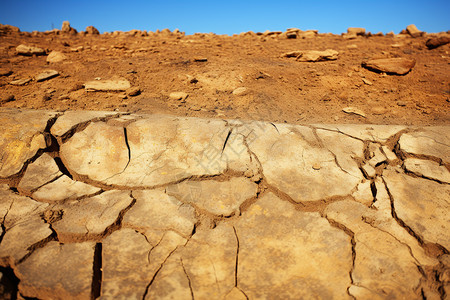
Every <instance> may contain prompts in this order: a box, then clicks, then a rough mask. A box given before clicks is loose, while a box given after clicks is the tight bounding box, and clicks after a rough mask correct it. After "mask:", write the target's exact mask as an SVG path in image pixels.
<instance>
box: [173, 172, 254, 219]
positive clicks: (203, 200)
mask: <svg viewBox="0 0 450 300" xmlns="http://www.w3.org/2000/svg"><path fill="white" fill-rule="evenodd" d="M257 187H258V186H257V185H256V184H255V183H253V182H251V181H250V180H248V179H247V178H242V177H239V178H231V179H230V180H228V181H221V182H219V181H214V180H207V181H184V182H182V183H180V184H177V185H172V186H168V187H167V193H168V194H169V195H172V196H175V197H176V198H177V199H180V200H181V201H182V202H183V203H192V204H193V205H194V206H195V207H199V208H201V209H204V210H206V211H208V212H210V213H212V214H215V215H219V216H230V215H232V214H239V213H240V205H241V204H242V203H243V202H244V201H245V200H247V199H249V198H251V197H255V196H256V191H257Z"/></svg>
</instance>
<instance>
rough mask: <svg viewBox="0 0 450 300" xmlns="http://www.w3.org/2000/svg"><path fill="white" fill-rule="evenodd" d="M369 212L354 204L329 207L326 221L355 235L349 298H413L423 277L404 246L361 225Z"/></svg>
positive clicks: (326, 211)
mask: <svg viewBox="0 0 450 300" xmlns="http://www.w3.org/2000/svg"><path fill="white" fill-rule="evenodd" d="M367 211H368V208H367V207H365V206H363V205H362V204H360V203H357V202H354V201H348V200H347V201H339V202H335V203H332V204H330V205H329V206H328V207H327V208H326V210H325V214H326V217H327V218H328V219H330V220H333V221H334V222H337V223H338V224H342V225H343V226H345V227H346V228H348V230H351V232H353V234H354V241H355V246H354V250H355V254H356V255H355V261H354V268H353V271H352V273H351V277H352V284H351V285H349V286H350V288H349V294H350V295H352V296H354V297H356V299H386V298H393V299H395V298H401V297H408V298H416V297H417V294H416V293H415V290H416V288H417V286H418V285H419V283H420V281H421V277H422V275H421V274H420V272H419V271H418V269H417V265H416V263H417V261H416V260H415V259H414V258H413V257H412V256H411V253H410V249H409V248H408V246H407V245H405V244H403V243H400V242H399V240H397V239H396V238H395V237H394V236H392V235H390V234H389V233H388V232H384V231H382V230H379V229H377V228H376V227H373V226H371V225H370V224H368V223H366V222H364V221H363V220H366V219H367V218H369V217H365V218H363V217H362V216H363V215H364V213H365V212H367Z"/></svg>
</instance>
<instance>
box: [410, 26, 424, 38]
mask: <svg viewBox="0 0 450 300" xmlns="http://www.w3.org/2000/svg"><path fill="white" fill-rule="evenodd" d="M406 31H407V32H408V33H409V34H410V35H411V36H412V37H419V36H422V35H423V34H424V32H423V31H420V30H419V29H417V27H416V25H414V24H411V25H408V26H407V27H406Z"/></svg>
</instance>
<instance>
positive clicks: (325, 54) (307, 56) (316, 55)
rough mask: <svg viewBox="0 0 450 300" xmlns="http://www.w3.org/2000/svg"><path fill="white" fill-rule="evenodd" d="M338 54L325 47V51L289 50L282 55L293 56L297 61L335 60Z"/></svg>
mask: <svg viewBox="0 0 450 300" xmlns="http://www.w3.org/2000/svg"><path fill="white" fill-rule="evenodd" d="M338 56H339V52H338V51H336V50H332V49H327V50H325V51H317V50H305V51H291V52H287V53H285V54H283V55H282V57H295V58H296V59H297V61H302V62H308V61H309V62H317V61H326V60H336V59H338Z"/></svg>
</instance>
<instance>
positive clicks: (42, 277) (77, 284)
mask: <svg viewBox="0 0 450 300" xmlns="http://www.w3.org/2000/svg"><path fill="white" fill-rule="evenodd" d="M94 247H95V243H94V242H83V243H76V244H60V243H59V242H49V243H48V244H47V245H46V246H45V247H43V248H38V249H36V250H35V252H34V253H33V254H32V255H31V256H30V257H29V258H28V259H27V260H25V261H24V262H23V263H21V264H20V265H18V266H17V268H16V269H15V271H16V272H17V276H18V277H19V278H20V279H21V280H20V283H19V290H20V294H21V295H22V296H25V297H31V298H40V299H90V297H91V285H92V275H93V274H92V273H93V262H94V261H93V260H94ZM74 258H76V259H74Z"/></svg>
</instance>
